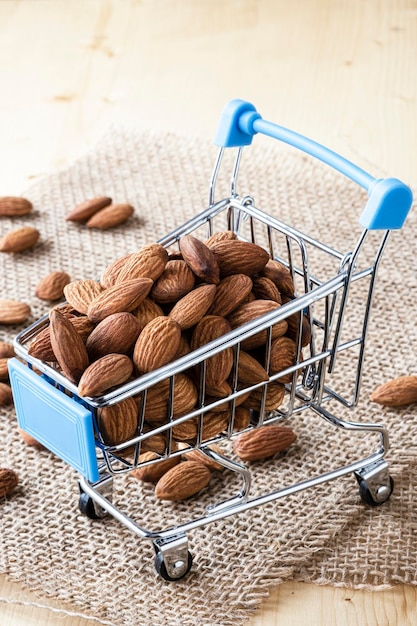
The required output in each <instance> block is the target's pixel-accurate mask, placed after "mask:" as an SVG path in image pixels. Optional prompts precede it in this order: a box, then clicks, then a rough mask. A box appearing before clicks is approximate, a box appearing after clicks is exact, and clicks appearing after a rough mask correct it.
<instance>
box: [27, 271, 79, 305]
mask: <svg viewBox="0 0 417 626" xmlns="http://www.w3.org/2000/svg"><path fill="white" fill-rule="evenodd" d="M70 282H71V278H70V276H69V274H67V273H66V272H51V273H50V274H48V275H47V276H44V278H42V279H41V280H40V281H39V282H38V284H37V286H36V290H35V295H36V296H37V297H38V298H40V299H41V300H51V301H55V300H61V299H62V298H63V297H64V287H65V286H66V285H68V284H69V283H70Z"/></svg>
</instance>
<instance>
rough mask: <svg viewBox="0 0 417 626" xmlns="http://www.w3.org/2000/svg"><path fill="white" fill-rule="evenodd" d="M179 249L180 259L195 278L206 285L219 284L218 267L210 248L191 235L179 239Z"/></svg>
mask: <svg viewBox="0 0 417 626" xmlns="http://www.w3.org/2000/svg"><path fill="white" fill-rule="evenodd" d="M179 248H180V252H181V254H182V258H183V259H184V261H185V262H186V263H187V265H188V267H189V268H190V270H191V271H192V272H193V273H194V274H195V275H196V276H198V277H199V278H201V279H202V280H203V281H204V282H206V283H209V284H214V285H218V284H219V282H220V278H219V276H220V271H219V266H218V265H217V261H216V259H215V258H214V254H213V253H212V251H211V250H210V248H208V247H207V246H206V245H205V244H204V243H203V242H202V241H200V240H199V239H197V238H196V237H193V236H192V235H185V236H184V237H181V239H180V241H179Z"/></svg>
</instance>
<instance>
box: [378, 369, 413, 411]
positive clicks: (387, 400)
mask: <svg viewBox="0 0 417 626" xmlns="http://www.w3.org/2000/svg"><path fill="white" fill-rule="evenodd" d="M371 400H372V402H377V403H378V404H382V405H383V406H389V407H399V406H408V405H410V404H414V403H415V402H417V376H399V377H398V378H394V379H393V380H389V381H387V382H386V383H383V384H382V385H379V387H377V388H376V389H375V391H374V392H373V393H372V395H371Z"/></svg>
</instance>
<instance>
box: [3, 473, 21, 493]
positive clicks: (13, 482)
mask: <svg viewBox="0 0 417 626" xmlns="http://www.w3.org/2000/svg"><path fill="white" fill-rule="evenodd" d="M18 482H19V479H18V477H17V474H16V473H15V472H14V471H13V470H11V469H6V468H5V467H0V498H4V496H8V495H10V494H11V493H12V491H14V490H15V489H16V487H17V484H18Z"/></svg>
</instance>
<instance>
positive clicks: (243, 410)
mask: <svg viewBox="0 0 417 626" xmlns="http://www.w3.org/2000/svg"><path fill="white" fill-rule="evenodd" d="M250 418H251V414H250V409H248V408H247V407H245V406H237V407H236V408H235V416H234V420H233V430H238V431H239V430H244V429H245V428H248V427H249V426H250Z"/></svg>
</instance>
